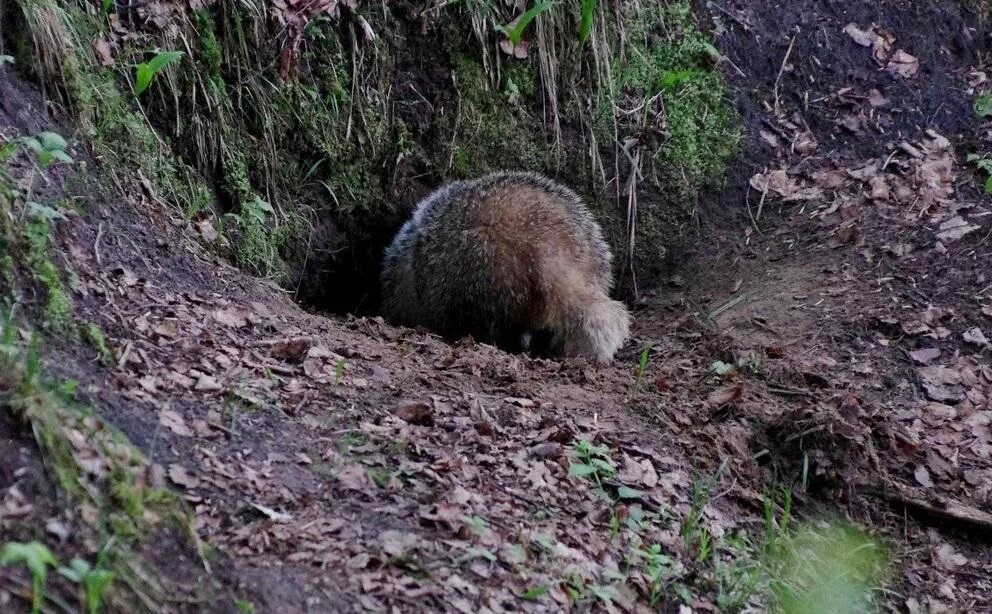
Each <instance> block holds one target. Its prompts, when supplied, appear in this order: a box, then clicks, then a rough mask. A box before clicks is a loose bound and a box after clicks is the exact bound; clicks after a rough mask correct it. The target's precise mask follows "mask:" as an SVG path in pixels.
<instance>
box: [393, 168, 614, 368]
mask: <svg viewBox="0 0 992 614" xmlns="http://www.w3.org/2000/svg"><path fill="white" fill-rule="evenodd" d="M611 261H612V254H611V253H610V249H609V247H608V246H607V244H606V241H604V239H603V233H602V230H601V229H600V227H599V225H598V224H597V223H596V221H595V220H594V219H593V216H592V214H591V213H590V212H589V210H588V208H586V206H585V204H584V203H583V202H582V200H581V199H580V198H579V196H578V195H577V194H576V193H575V192H573V191H572V190H570V189H568V188H566V187H564V186H562V185H559V184H558V183H555V182H554V181H552V180H550V179H548V178H546V177H543V176H540V175H537V174H533V173H525V172H498V173H493V174H490V175H487V176H484V177H481V178H478V179H474V180H468V181H455V182H452V183H449V184H447V185H444V186H442V187H441V188H439V189H437V190H436V191H434V192H433V193H431V194H430V195H429V196H427V197H426V198H425V199H424V200H422V201H421V202H420V203H419V204H418V205H417V207H416V209H415V210H414V213H413V215H412V217H411V218H410V219H409V220H407V221H406V223H405V224H404V225H403V226H402V227H401V228H400V230H399V232H398V233H397V234H396V236H395V237H394V239H393V241H392V243H391V244H390V245H389V247H388V248H387V249H386V251H385V255H384V259H383V266H382V273H381V279H380V281H381V286H382V296H383V311H384V313H383V315H384V316H385V317H386V319H387V320H388V321H390V322H392V323H394V324H398V325H404V326H424V327H426V328H428V329H431V330H433V331H435V332H437V333H438V334H440V335H442V336H444V337H447V338H449V339H455V338H459V337H463V336H467V335H470V336H472V337H473V338H474V339H475V340H477V341H483V342H487V343H493V344H495V345H497V346H501V347H503V348H506V349H510V350H515V351H519V350H520V349H526V348H527V345H528V340H531V339H538V338H542V339H544V340H545V343H546V348H545V351H547V352H548V353H550V354H553V355H559V356H566V357H578V356H584V357H588V358H591V359H593V360H595V361H596V362H598V363H600V364H606V363H609V362H610V361H611V360H612V359H613V356H614V354H616V352H617V350H618V349H619V348H620V347H621V346H623V344H624V343H625V342H626V341H627V339H628V337H629V335H630V323H631V316H630V313H629V311H628V310H627V308H626V306H625V305H624V304H623V303H621V302H619V301H616V300H612V299H611V298H610V291H611V289H612V287H613V273H612V268H611Z"/></svg>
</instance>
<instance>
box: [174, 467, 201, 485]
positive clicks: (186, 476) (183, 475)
mask: <svg viewBox="0 0 992 614" xmlns="http://www.w3.org/2000/svg"><path fill="white" fill-rule="evenodd" d="M169 479H170V480H172V482H173V484H175V485H177V486H182V487H183V488H196V487H197V486H199V485H200V478H198V477H196V476H194V475H191V474H190V473H189V472H188V471H186V468H185V467H183V466H182V465H180V464H179V463H172V464H171V465H169Z"/></svg>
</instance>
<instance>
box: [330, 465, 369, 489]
mask: <svg viewBox="0 0 992 614" xmlns="http://www.w3.org/2000/svg"><path fill="white" fill-rule="evenodd" d="M337 478H338V482H341V485H342V486H344V487H345V488H347V489H349V490H356V491H358V492H369V491H370V490H371V489H372V480H371V479H370V478H369V473H368V471H366V470H365V467H363V466H361V465H348V466H347V467H345V468H344V469H342V470H341V471H340V472H338V476H337Z"/></svg>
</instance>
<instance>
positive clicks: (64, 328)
mask: <svg viewBox="0 0 992 614" xmlns="http://www.w3.org/2000/svg"><path fill="white" fill-rule="evenodd" d="M50 231H51V229H50V227H49V224H48V221H47V220H45V219H41V218H39V219H35V220H32V221H31V222H29V223H28V225H27V226H26V227H25V229H24V236H25V239H26V240H27V247H28V259H27V262H28V267H29V268H30V269H31V273H32V275H33V276H34V278H35V280H36V281H38V282H39V283H40V284H41V285H42V287H43V288H44V290H45V322H46V325H47V326H48V327H49V328H51V329H52V330H53V331H56V332H70V331H71V330H72V301H71V300H70V299H69V295H68V294H66V292H65V288H64V287H63V285H62V279H61V278H60V277H59V270H58V267H56V266H55V264H54V263H53V262H52V260H51V254H50V253H49V242H50V239H49V233H50Z"/></svg>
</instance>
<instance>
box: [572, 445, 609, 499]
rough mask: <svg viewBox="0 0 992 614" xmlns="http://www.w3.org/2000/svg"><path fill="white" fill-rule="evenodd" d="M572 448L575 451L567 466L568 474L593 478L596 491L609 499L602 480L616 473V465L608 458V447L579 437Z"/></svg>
mask: <svg viewBox="0 0 992 614" xmlns="http://www.w3.org/2000/svg"><path fill="white" fill-rule="evenodd" d="M572 450H573V452H574V453H575V460H574V461H572V462H571V464H570V465H569V467H568V475H570V476H578V477H584V478H589V479H591V480H593V481H594V482H595V483H596V492H597V493H599V494H600V496H602V497H604V498H607V499H611V498H610V497H609V495H608V494H607V493H606V490H605V489H604V488H603V480H607V479H609V478H612V477H613V476H615V475H616V474H617V466H616V464H615V463H614V462H613V459H612V458H610V454H609V452H610V450H609V448H607V447H606V446H597V445H594V444H593V443H592V442H591V441H589V440H588V439H580V440H579V441H578V442H577V443H576V444H575V445H574V446H573V448H572ZM611 500H612V499H611Z"/></svg>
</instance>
